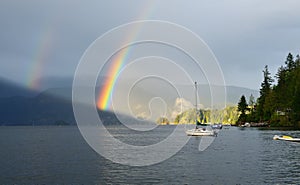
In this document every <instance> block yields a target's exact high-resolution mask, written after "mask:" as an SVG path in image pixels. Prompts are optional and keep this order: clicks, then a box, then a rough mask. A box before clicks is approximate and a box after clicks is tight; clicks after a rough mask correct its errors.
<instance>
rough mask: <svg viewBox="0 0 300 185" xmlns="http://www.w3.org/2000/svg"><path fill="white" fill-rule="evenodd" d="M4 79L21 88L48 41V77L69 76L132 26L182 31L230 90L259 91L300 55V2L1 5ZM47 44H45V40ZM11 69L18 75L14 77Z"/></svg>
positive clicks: (45, 71) (0, 44) (0, 50)
mask: <svg viewBox="0 0 300 185" xmlns="http://www.w3.org/2000/svg"><path fill="white" fill-rule="evenodd" d="M0 5H1V6H0V25H1V30H0V41H1V42H0V65H1V68H0V70H1V71H0V73H1V74H0V75H1V76H2V77H6V78H8V79H12V80H14V81H19V82H20V83H22V81H23V79H24V77H26V75H27V73H28V71H29V70H30V69H29V68H30V65H31V64H32V62H33V60H34V57H36V55H38V52H39V51H38V50H39V47H40V46H39V44H40V43H41V42H42V41H43V39H45V38H43V37H46V36H48V37H49V40H50V41H51V42H49V43H50V44H51V47H50V46H49V48H47V49H48V50H49V51H47V53H46V54H45V57H44V58H43V60H44V64H43V65H44V69H43V75H44V76H51V75H52V76H72V75H73V73H74V71H75V68H76V65H77V64H78V62H79V59H80V57H81V55H82V54H83V52H84V50H85V49H86V48H87V47H88V46H89V45H90V44H91V43H92V42H93V41H94V40H95V39H96V38H97V37H99V36H100V35H102V34H103V33H105V32H107V31H108V30H110V29H112V28H114V27H116V26H119V25H120V24H124V23H127V22H130V21H134V20H141V19H156V20H165V21H171V22H174V23H177V24H180V25H183V26H185V27H187V28H189V29H191V30H192V31H193V32H195V33H197V34H198V35H199V36H200V37H201V38H203V40H204V41H205V42H207V44H208V45H209V46H210V48H211V49H212V50H213V52H214V53H215V55H216V56H217V58H218V60H219V62H220V65H221V67H222V69H223V72H224V76H225V80H226V82H227V83H228V84H231V85H238V86H244V87H250V88H256V89H258V88H259V85H260V82H261V70H262V69H263V66H264V65H266V64H268V65H269V66H270V69H271V71H272V72H273V74H274V73H275V72H276V69H277V68H278V67H279V66H280V65H281V64H283V62H284V59H285V57H286V55H287V53H288V52H293V53H295V54H296V53H299V52H300V49H299V43H300V37H299V36H298V35H299V33H300V13H298V12H299V11H297V9H298V7H300V1H297V0H288V1H279V0H268V1H260V0H251V1H250V0H249V1H246V0H243V1H233V0H231V1H228V0H227V1H222V2H221V1H219V0H218V1H217V0H213V1H89V2H86V1H56V0H54V1H37V0H36V1H35V0H28V1H14V0H10V1H1V3H0ZM45 42H46V41H45ZM12 70H13V71H14V73H12Z"/></svg>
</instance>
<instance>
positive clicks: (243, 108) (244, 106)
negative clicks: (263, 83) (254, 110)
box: [238, 95, 248, 123]
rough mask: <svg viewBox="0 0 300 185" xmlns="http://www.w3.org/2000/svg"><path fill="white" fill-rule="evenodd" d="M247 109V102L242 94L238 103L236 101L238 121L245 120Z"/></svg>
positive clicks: (242, 121)
mask: <svg viewBox="0 0 300 185" xmlns="http://www.w3.org/2000/svg"><path fill="white" fill-rule="evenodd" d="M247 110H248V104H247V101H246V98H245V96H244V95H242V97H241V99H240V101H239V103H238V111H239V112H240V116H239V118H238V122H239V123H245V122H246V118H247V116H246V111H247Z"/></svg>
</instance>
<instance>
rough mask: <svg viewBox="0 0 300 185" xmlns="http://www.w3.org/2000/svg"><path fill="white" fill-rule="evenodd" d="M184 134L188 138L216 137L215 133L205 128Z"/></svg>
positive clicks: (191, 130)
mask: <svg viewBox="0 0 300 185" xmlns="http://www.w3.org/2000/svg"><path fill="white" fill-rule="evenodd" d="M185 132H186V134H187V135H188V136H217V132H215V131H213V130H207V129H205V128H194V129H190V130H187V131H185Z"/></svg>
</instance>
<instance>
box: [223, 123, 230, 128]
mask: <svg viewBox="0 0 300 185" xmlns="http://www.w3.org/2000/svg"><path fill="white" fill-rule="evenodd" d="M230 127H231V125H230V124H224V125H223V128H224V129H229V128H230Z"/></svg>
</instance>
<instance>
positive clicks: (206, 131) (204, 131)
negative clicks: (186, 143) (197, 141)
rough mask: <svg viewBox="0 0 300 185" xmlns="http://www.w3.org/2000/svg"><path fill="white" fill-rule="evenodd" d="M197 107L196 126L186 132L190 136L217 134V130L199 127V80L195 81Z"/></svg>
mask: <svg viewBox="0 0 300 185" xmlns="http://www.w3.org/2000/svg"><path fill="white" fill-rule="evenodd" d="M195 100H196V103H195V109H196V116H195V121H196V128H194V129H190V130H186V131H185V133H186V134H187V135H188V136H217V132H216V131H214V130H212V129H211V130H209V129H206V128H205V127H204V128H203V127H199V126H198V125H197V123H198V121H197V82H195Z"/></svg>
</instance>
